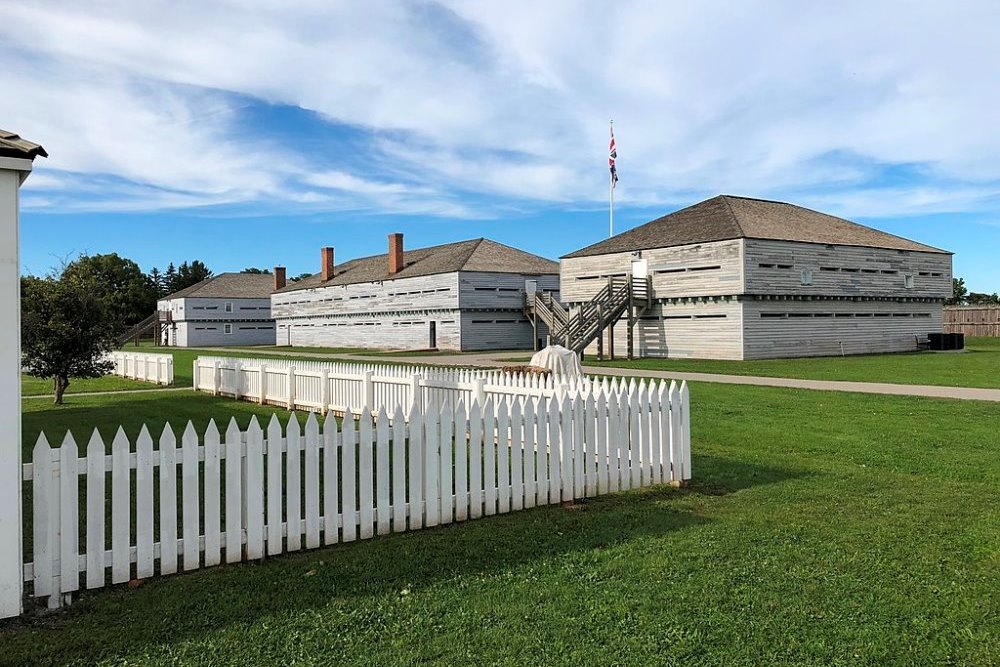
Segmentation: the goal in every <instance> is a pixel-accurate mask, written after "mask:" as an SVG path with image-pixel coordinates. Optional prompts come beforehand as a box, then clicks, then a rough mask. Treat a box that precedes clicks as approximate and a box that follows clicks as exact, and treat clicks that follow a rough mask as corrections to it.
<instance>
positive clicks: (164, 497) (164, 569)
mask: <svg viewBox="0 0 1000 667" xmlns="http://www.w3.org/2000/svg"><path fill="white" fill-rule="evenodd" d="M157 455H158V456H159V459H160V466H159V469H158V470H157V477H158V479H157V481H158V487H159V496H160V503H159V516H160V525H159V533H158V537H159V541H160V574H161V575H162V574H173V573H174V572H177V437H176V436H175V435H174V431H173V429H172V428H171V427H170V423H169V422H168V423H166V424H164V426H163V431H162V432H161V433H160V440H159V444H158V447H157Z"/></svg>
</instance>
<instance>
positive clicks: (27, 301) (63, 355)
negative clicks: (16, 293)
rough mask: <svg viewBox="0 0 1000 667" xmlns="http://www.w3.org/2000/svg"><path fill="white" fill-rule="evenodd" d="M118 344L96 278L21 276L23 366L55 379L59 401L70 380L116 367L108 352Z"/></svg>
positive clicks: (35, 374) (40, 376)
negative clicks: (93, 280) (94, 282)
mask: <svg viewBox="0 0 1000 667" xmlns="http://www.w3.org/2000/svg"><path fill="white" fill-rule="evenodd" d="M116 342H117V336H116V331H115V320H114V316H112V315H111V314H110V313H109V306H108V304H107V302H105V300H104V299H102V298H101V295H100V294H99V293H98V291H97V290H95V289H94V285H93V282H92V280H90V279H86V278H80V277H77V276H74V275H73V274H70V275H66V274H65V273H64V274H63V276H62V277H61V278H58V279H56V278H55V277H48V278H36V277H30V276H29V277H24V278H22V279H21V364H22V365H23V367H24V368H25V370H26V371H27V372H28V373H29V374H30V375H33V376H35V377H39V378H51V379H52V390H53V393H54V394H55V404H56V405H61V404H62V402H63V394H65V392H66V388H67V387H69V384H70V380H71V379H73V378H88V377H100V376H102V375H106V374H107V373H109V372H110V371H111V370H112V367H113V364H112V362H111V361H109V360H108V359H107V356H106V355H107V353H108V352H111V351H112V350H113V349H114V348H115V345H116Z"/></svg>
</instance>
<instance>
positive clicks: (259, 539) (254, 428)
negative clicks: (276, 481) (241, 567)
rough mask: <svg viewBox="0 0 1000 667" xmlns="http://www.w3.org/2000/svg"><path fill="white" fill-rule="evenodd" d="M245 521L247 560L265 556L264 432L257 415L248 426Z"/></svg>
mask: <svg viewBox="0 0 1000 667" xmlns="http://www.w3.org/2000/svg"><path fill="white" fill-rule="evenodd" d="M245 469H246V479H244V480H243V482H244V490H245V492H246V493H245V494H244V497H245V498H246V505H245V507H244V508H243V509H244V517H243V521H244V523H245V524H246V530H247V560H257V559H260V558H263V557H264V432H263V431H262V430H261V428H260V423H259V422H258V421H257V416H256V415H254V416H252V417H250V425H249V426H248V427H247V458H246V467H245Z"/></svg>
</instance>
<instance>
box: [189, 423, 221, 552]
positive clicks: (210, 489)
mask: <svg viewBox="0 0 1000 667" xmlns="http://www.w3.org/2000/svg"><path fill="white" fill-rule="evenodd" d="M220 443H221V438H220V436H219V427H218V426H216V425H215V420H214V419H211V420H209V422H208V428H207V429H206V430H205V468H204V471H205V487H204V489H205V490H204V493H205V567H209V566H212V565H218V564H219V563H220V562H222V519H221V514H222V498H221V495H222V488H221V482H220V468H221V463H222V459H221V451H220V449H221V446H220ZM185 546H186V545H185Z"/></svg>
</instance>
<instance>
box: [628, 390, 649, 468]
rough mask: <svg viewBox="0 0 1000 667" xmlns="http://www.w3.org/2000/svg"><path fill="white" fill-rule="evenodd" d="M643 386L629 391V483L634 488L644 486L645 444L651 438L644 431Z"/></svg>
mask: <svg viewBox="0 0 1000 667" xmlns="http://www.w3.org/2000/svg"><path fill="white" fill-rule="evenodd" d="M643 386H644V385H640V387H639V388H631V387H630V389H629V392H628V443H629V457H628V460H629V477H630V479H629V485H630V486H631V487H632V488H637V487H639V486H642V467H643V466H644V465H645V464H646V460H645V459H644V458H643V454H644V451H645V447H644V444H645V442H646V441H647V440H648V439H649V434H648V433H646V434H645V436H646V437H645V438H644V437H643V432H642V424H643V418H642V407H641V406H640V405H639V394H641V393H643V391H642V387H643Z"/></svg>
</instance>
